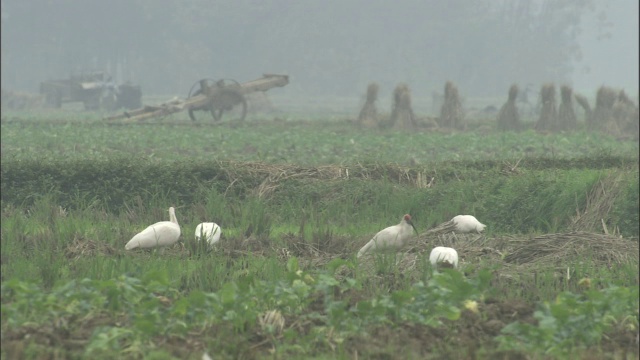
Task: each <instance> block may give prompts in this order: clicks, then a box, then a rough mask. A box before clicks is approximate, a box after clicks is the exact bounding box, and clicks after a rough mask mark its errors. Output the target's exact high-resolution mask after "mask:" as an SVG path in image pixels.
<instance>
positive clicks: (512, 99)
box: [498, 84, 520, 131]
mask: <svg viewBox="0 0 640 360" xmlns="http://www.w3.org/2000/svg"><path fill="white" fill-rule="evenodd" d="M517 99H518V85H516V84H513V85H511V87H510V88H509V99H508V100H507V102H506V103H505V104H504V105H502V108H500V112H499V113H498V129H499V130H503V131H505V130H506V131H518V130H520V115H519V114H518V108H517V107H516V100H517Z"/></svg>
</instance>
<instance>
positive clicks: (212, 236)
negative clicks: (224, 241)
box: [196, 222, 222, 246]
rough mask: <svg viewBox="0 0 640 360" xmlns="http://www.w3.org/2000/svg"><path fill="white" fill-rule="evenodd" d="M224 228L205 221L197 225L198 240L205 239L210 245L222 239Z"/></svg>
mask: <svg viewBox="0 0 640 360" xmlns="http://www.w3.org/2000/svg"><path fill="white" fill-rule="evenodd" d="M221 233H222V230H221V229H220V226H219V225H218V224H216V223H213V222H203V223H200V224H198V226H196V241H200V240H202V239H205V240H206V241H207V243H208V244H209V246H212V245H213V244H215V243H217V242H218V241H220V234H221Z"/></svg>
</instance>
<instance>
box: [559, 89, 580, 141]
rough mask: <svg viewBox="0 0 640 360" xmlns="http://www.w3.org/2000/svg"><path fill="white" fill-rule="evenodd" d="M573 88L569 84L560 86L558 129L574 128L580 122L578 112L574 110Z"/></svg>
mask: <svg viewBox="0 0 640 360" xmlns="http://www.w3.org/2000/svg"><path fill="white" fill-rule="evenodd" d="M572 93H573V90H572V89H571V88H570V87H569V86H567V85H562V86H561V87H560V99H561V103H560V107H559V108H558V129H559V130H574V129H575V128H576V125H577V123H578V121H577V118H576V113H575V111H573V101H572V99H573V97H572Z"/></svg>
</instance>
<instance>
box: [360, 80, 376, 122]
mask: <svg viewBox="0 0 640 360" xmlns="http://www.w3.org/2000/svg"><path fill="white" fill-rule="evenodd" d="M378 89H379V86H378V84H377V83H371V84H369V86H367V100H366V102H365V103H364V106H363V107H362V110H360V115H358V125H360V126H363V127H368V128H375V127H378V122H379V120H378V110H377V108H376V100H378Z"/></svg>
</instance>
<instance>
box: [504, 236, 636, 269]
mask: <svg viewBox="0 0 640 360" xmlns="http://www.w3.org/2000/svg"><path fill="white" fill-rule="evenodd" d="M512 245H513V249H512V250H511V251H510V252H509V254H508V255H507V256H505V258H504V261H505V262H507V263H512V264H518V265H522V264H528V263H535V265H548V266H556V267H566V266H567V263H568V262H572V261H574V260H575V259H590V260H591V261H593V262H596V263H600V264H601V265H602V266H612V265H614V264H620V263H629V262H636V263H637V262H638V259H639V256H638V250H639V249H638V242H637V241H630V240H628V239H622V238H619V237H616V236H611V235H602V234H593V233H588V232H571V233H560V234H545V235H541V236H537V237H535V238H533V239H515V240H514V241H513V244H512Z"/></svg>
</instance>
